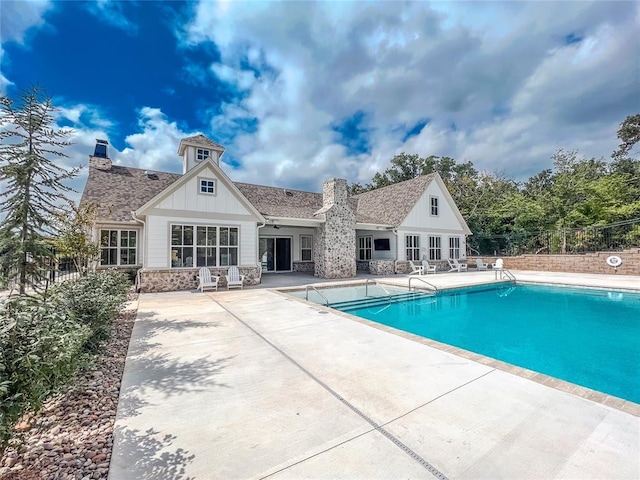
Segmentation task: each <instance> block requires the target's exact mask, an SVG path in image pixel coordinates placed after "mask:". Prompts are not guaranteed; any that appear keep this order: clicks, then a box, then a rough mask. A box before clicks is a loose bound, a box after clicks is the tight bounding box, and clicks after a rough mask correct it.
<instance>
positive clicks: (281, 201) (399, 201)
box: [80, 137, 434, 226]
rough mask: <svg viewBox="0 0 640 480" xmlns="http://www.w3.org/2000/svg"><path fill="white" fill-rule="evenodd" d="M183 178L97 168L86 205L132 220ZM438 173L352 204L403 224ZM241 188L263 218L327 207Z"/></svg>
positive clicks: (379, 220) (103, 216)
mask: <svg viewBox="0 0 640 480" xmlns="http://www.w3.org/2000/svg"><path fill="white" fill-rule="evenodd" d="M205 138H206V137H205ZM181 176H182V175H180V174H178V173H168V172H155V173H153V174H152V175H147V174H146V171H145V170H142V169H138V168H131V167H123V166H119V165H113V166H112V167H111V169H109V170H102V169H98V168H94V167H91V168H90V169H89V176H88V178H87V184H86V186H85V189H84V192H83V194H82V199H81V201H80V203H81V204H84V203H88V202H95V203H98V204H99V206H100V207H99V209H98V218H99V219H100V220H101V221H131V220H132V217H131V211H132V210H137V209H138V208H140V207H141V206H142V205H144V204H145V203H147V202H148V201H149V200H151V199H152V198H153V197H154V196H156V195H157V194H158V193H160V192H161V191H162V190H164V189H165V188H167V187H168V186H169V185H171V184H172V183H173V182H175V181H176V180H178V179H179V178H180V177H181ZM433 177H434V175H433V174H432V175H423V176H420V177H417V178H414V179H412V180H407V181H406V182H401V183H397V184H394V185H389V186H388V187H383V188H379V189H377V190H372V191H370V192H365V193H361V194H359V195H355V196H353V197H351V198H350V199H349V204H350V206H351V208H352V209H353V210H355V211H356V219H357V221H358V222H360V223H373V224H381V225H394V226H397V225H399V224H400V223H402V221H403V220H404V219H405V217H406V216H407V214H408V213H409V211H410V210H411V208H413V206H414V205H415V203H416V202H417V201H418V199H419V198H420V196H421V195H422V193H423V192H424V190H425V188H426V187H427V185H429V183H430V182H431V180H432V179H433ZM234 183H235V185H236V187H238V190H240V192H241V193H242V194H243V195H244V196H245V197H246V198H247V200H249V202H250V203H251V204H252V205H253V206H254V207H255V208H256V210H258V211H259V212H260V213H261V214H262V215H266V216H272V217H287V218H300V219H315V218H318V217H317V216H314V213H316V212H317V211H318V210H320V209H321V208H322V193H314V192H304V191H301V190H291V189H284V188H279V187H268V186H264V185H253V184H250V183H240V182H234Z"/></svg>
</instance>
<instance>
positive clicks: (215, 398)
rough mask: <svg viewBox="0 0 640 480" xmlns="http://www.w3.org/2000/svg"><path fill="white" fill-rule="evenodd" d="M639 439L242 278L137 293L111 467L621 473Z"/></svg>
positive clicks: (181, 471)
mask: <svg viewBox="0 0 640 480" xmlns="http://www.w3.org/2000/svg"><path fill="white" fill-rule="evenodd" d="M493 275H494V274H493V272H470V273H468V274H442V275H430V276H429V277H428V278H427V277H424V278H425V279H426V280H428V281H429V282H432V283H434V284H436V285H438V287H446V286H453V285H467V284H476V283H486V282H489V281H493V278H494V277H493ZM516 276H517V277H518V279H522V280H525V279H527V278H533V279H534V280H536V281H541V282H552V281H555V283H558V282H559V283H565V284H572V283H573V282H581V283H582V284H587V285H589V284H593V286H603V285H604V284H607V285H611V286H613V287H617V288H625V289H640V278H638V277H629V276H626V277H616V276H604V275H592V276H590V275H569V274H549V273H547V274H539V273H530V272H529V273H528V272H516ZM609 277H611V278H609ZM296 278H297V277H296ZM299 278H300V279H302V277H301V276H300V277H299ZM306 278H307V279H308V277H306ZM311 278H313V277H311ZM275 280H277V281H282V277H281V278H276V279H274V281H275ZM380 280H383V281H387V282H393V283H403V282H404V284H405V285H406V282H407V277H406V276H400V275H398V276H394V277H388V278H385V279H380ZM292 281H293V283H297V282H296V281H294V280H292ZM301 281H302V280H301ZM264 283H267V282H264ZM289 283H291V281H290V282H289ZM307 283H310V282H307ZM301 284H303V283H301ZM634 405H635V404H634ZM639 453H640V418H639V417H638V416H636V415H634V414H632V413H628V412H624V411H621V410H619V409H616V408H612V407H610V406H608V405H604V404H602V403H596V402H593V401H591V400H589V399H586V398H582V397H579V396H576V395H573V394H571V393H568V392H564V391H561V390H558V389H556V388H552V387H550V386H547V385H543V384H540V383H538V382H535V381H532V380H529V379H527V378H523V377H522V376H518V375H514V374H512V373H509V372H506V371H504V370H501V369H497V368H494V367H492V366H491V365H487V364H483V363H479V362H476V361H474V360H472V359H470V358H465V357H464V356H460V355H454V354H452V353H450V352H447V351H443V350H441V349H437V348H433V347H432V346H429V345H425V344H423V343H420V342H418V341H414V340H413V339H411V338H407V336H403V335H400V334H396V333H393V332H391V331H387V330H384V329H380V328H372V326H371V325H369V324H367V322H365V321H354V319H352V318H350V317H349V316H348V315H345V314H341V313H334V312H332V311H329V310H328V309H326V308H324V307H321V306H318V305H313V304H308V303H305V302H303V301H299V300H296V299H292V298H290V297H287V296H285V295H283V294H281V293H278V292H275V291H272V290H269V289H266V288H252V289H247V290H244V291H231V292H227V291H223V292H213V293H206V294H201V293H196V292H174V293H163V294H144V295H141V296H140V300H139V309H138V320H137V321H136V325H135V327H134V331H133V336H132V340H131V344H130V347H129V355H128V358H127V364H126V367H125V373H124V376H123V381H122V390H121V397H120V404H119V407H118V418H117V421H116V434H115V438H114V450H113V458H112V461H111V467H110V476H109V478H110V479H112V480H120V479H139V478H146V479H151V478H158V479H159V478H162V479H183V478H184V479H186V478H196V479H213V478H221V479H245V478H265V477H269V478H292V479H293V478H295V479H299V478H367V479H374V478H380V479H395V478H434V477H435V478H492V479H495V478H518V479H520V478H580V479H586V478H621V479H629V478H638V477H640V460H639V458H640V456H639Z"/></svg>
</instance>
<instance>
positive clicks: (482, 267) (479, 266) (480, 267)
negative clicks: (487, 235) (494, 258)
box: [476, 258, 489, 270]
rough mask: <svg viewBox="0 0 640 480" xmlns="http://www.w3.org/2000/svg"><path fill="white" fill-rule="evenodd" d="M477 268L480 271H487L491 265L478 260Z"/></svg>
mask: <svg viewBox="0 0 640 480" xmlns="http://www.w3.org/2000/svg"><path fill="white" fill-rule="evenodd" d="M476 268H477V269H478V270H486V269H487V268H489V265H487V264H486V263H484V262H483V261H482V259H481V258H477V259H476Z"/></svg>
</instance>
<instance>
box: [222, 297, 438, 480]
mask: <svg viewBox="0 0 640 480" xmlns="http://www.w3.org/2000/svg"><path fill="white" fill-rule="evenodd" d="M214 301H215V300H214ZM216 303H217V302H216ZM220 306H221V307H222V308H224V309H225V310H226V311H227V312H228V313H229V314H230V315H231V316H232V317H233V318H235V319H236V320H238V321H239V322H240V323H242V324H243V325H244V326H245V327H247V328H248V329H249V330H251V331H252V332H253V333H255V334H256V335H257V336H258V337H260V338H261V339H262V341H264V342H265V343H267V344H268V345H270V346H271V347H272V348H273V349H274V350H276V351H277V352H278V353H279V354H280V355H282V356H283V357H285V358H286V359H287V360H289V361H290V362H291V363H293V364H294V365H295V366H296V367H298V368H299V369H300V370H302V371H303V372H304V373H305V374H306V375H307V376H308V377H309V378H311V379H312V380H313V381H314V382H316V383H317V384H318V385H320V386H321V387H322V388H324V389H325V390H326V391H327V392H329V393H330V394H331V395H333V396H334V397H335V398H337V399H338V400H339V401H340V402H341V403H343V404H344V405H345V406H346V407H348V408H349V409H350V410H351V411H353V412H354V413H355V414H356V415H358V416H359V417H360V418H362V419H363V420H364V421H366V422H367V423H368V424H369V425H371V426H372V427H373V428H374V430H376V431H378V432H380V433H381V434H382V435H384V436H385V437H386V438H387V439H388V440H390V441H391V442H392V443H393V444H394V445H396V446H397V447H399V448H400V449H401V450H402V451H403V452H405V453H406V454H407V455H409V456H410V457H411V458H413V459H414V460H415V461H417V462H418V463H419V464H420V465H422V466H423V467H424V468H426V469H427V470H428V471H429V472H430V473H431V474H432V475H433V476H434V477H436V478H438V479H439V480H448V477H447V476H446V475H445V474H444V473H442V472H441V471H440V470H438V469H437V468H436V467H434V466H433V465H431V464H430V463H429V462H428V461H427V460H425V459H424V458H422V457H421V456H420V455H419V454H418V453H416V452H415V451H413V450H412V449H411V448H409V447H408V446H407V445H405V444H404V443H402V441H401V440H399V439H398V438H396V437H395V436H394V435H393V434H392V433H391V432H389V431H388V430H386V429H385V428H384V427H382V426H380V425H378V424H377V423H376V422H375V421H374V420H373V419H371V418H370V417H368V416H367V415H366V414H365V413H363V412H362V411H360V409H358V407H356V406H355V405H353V404H351V403H349V401H347V400H346V399H345V398H343V397H342V396H341V395H340V394H339V393H338V392H336V391H335V390H333V389H332V388H331V387H329V385H327V384H326V383H324V382H323V381H322V380H320V379H319V378H318V377H316V376H315V375H314V374H313V373H311V372H310V371H309V370H307V369H306V368H304V367H303V366H302V365H300V364H299V363H298V362H297V361H296V360H294V359H293V358H292V357H291V356H289V355H288V354H287V353H285V352H284V351H283V350H282V349H280V348H279V347H278V346H276V345H274V344H273V343H271V342H270V341H269V340H268V339H267V338H266V337H264V336H263V335H262V334H261V333H260V332H258V331H257V330H255V329H254V328H253V327H251V325H249V324H248V323H247V322H245V321H244V320H242V319H241V318H239V317H238V316H237V315H236V314H234V313H233V312H231V311H230V310H228V309H227V308H226V307H224V306H223V305H220ZM274 473H275V472H274Z"/></svg>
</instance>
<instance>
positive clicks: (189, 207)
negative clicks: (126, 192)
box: [146, 168, 257, 268]
mask: <svg viewBox="0 0 640 480" xmlns="http://www.w3.org/2000/svg"><path fill="white" fill-rule="evenodd" d="M202 179H207V180H214V181H215V190H216V191H215V194H203V193H200V180H202ZM175 224H178V225H206V226H218V227H238V229H239V242H240V245H239V252H238V254H239V259H238V263H239V266H253V265H257V253H256V252H257V238H256V233H257V218H256V217H255V215H254V214H253V212H251V211H250V210H249V209H248V208H247V207H246V206H245V205H244V204H243V202H241V201H240V200H239V199H238V197H237V196H236V195H235V193H234V192H233V191H231V190H230V189H229V188H228V187H227V185H226V183H225V181H224V180H221V179H220V178H219V177H218V176H217V175H216V174H215V172H214V171H213V170H212V169H210V168H205V169H203V170H202V171H201V172H199V173H198V175H197V176H194V177H193V178H191V179H189V180H188V181H187V182H185V183H184V184H183V185H180V186H179V187H177V188H176V189H175V190H173V191H169V192H168V193H167V195H166V196H165V197H164V198H161V199H159V200H158V202H157V203H156V204H155V205H154V206H153V208H151V209H149V211H148V212H147V221H146V227H147V228H146V229H147V235H146V238H147V240H148V243H147V258H146V260H147V262H146V265H147V267H148V268H169V267H170V255H171V252H170V249H171V245H170V243H171V225H175Z"/></svg>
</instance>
